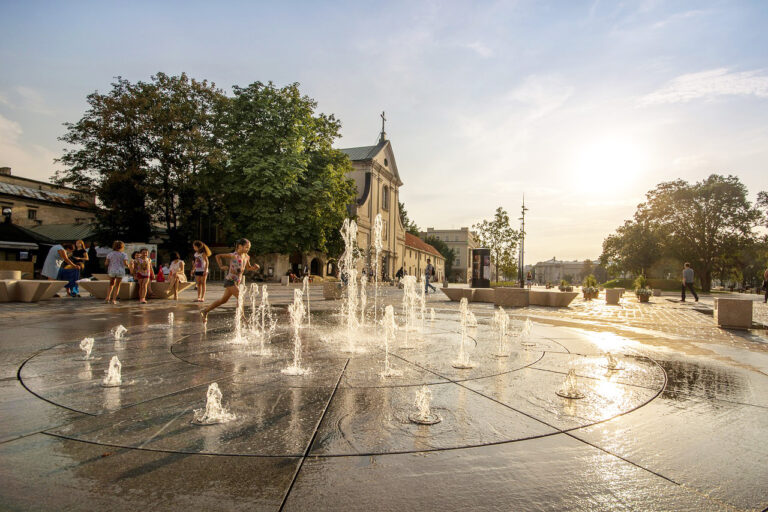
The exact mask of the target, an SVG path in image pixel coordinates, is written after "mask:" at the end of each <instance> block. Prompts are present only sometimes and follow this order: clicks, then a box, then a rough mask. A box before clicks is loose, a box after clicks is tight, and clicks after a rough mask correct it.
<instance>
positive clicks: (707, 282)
mask: <svg viewBox="0 0 768 512" xmlns="http://www.w3.org/2000/svg"><path fill="white" fill-rule="evenodd" d="M759 219H760V212H759V211H758V210H757V209H756V208H754V207H753V206H752V204H751V203H750V201H749V200H748V199H747V188H746V187H745V186H744V184H742V183H741V181H740V180H739V178H738V177H736V176H731V175H729V176H722V175H718V174H712V175H711V176H709V177H707V178H706V179H704V180H702V181H699V182H696V183H688V182H687V181H684V180H675V181H669V182H664V183H660V184H659V185H657V186H656V188H655V189H653V190H651V191H649V192H648V193H647V194H646V200H645V202H643V203H641V204H640V205H639V206H638V208H637V211H636V212H635V216H634V219H633V220H631V221H627V222H626V223H625V224H624V226H622V227H621V228H619V229H618V230H617V232H616V234H615V235H611V236H609V237H608V238H607V239H606V240H605V242H604V243H603V256H602V257H601V261H603V262H606V261H607V262H614V263H615V262H618V263H619V264H620V265H621V266H622V267H623V268H625V269H627V270H631V271H633V272H634V273H641V272H642V271H644V270H646V269H648V268H649V267H650V266H651V265H652V264H653V263H654V262H655V261H657V260H658V259H659V257H661V256H662V255H668V256H672V257H674V258H675V259H677V260H678V261H681V262H683V261H688V262H690V263H691V266H692V267H693V269H694V270H695V272H696V274H697V276H698V278H699V280H700V281H701V286H702V288H703V289H704V290H705V291H709V290H710V289H711V285H712V277H713V274H714V273H716V272H717V273H720V274H722V273H723V265H724V264H726V265H728V264H731V263H729V262H734V261H736V259H737V258H738V255H739V253H740V252H741V251H742V250H743V249H744V248H745V247H749V246H750V245H751V244H752V243H754V241H755V234H754V232H753V228H754V227H755V225H756V223H757V222H758V221H759Z"/></svg>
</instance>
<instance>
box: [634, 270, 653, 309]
mask: <svg viewBox="0 0 768 512" xmlns="http://www.w3.org/2000/svg"><path fill="white" fill-rule="evenodd" d="M634 284H635V295H636V296H637V300H639V301H640V302H648V299H650V297H651V295H653V290H651V289H650V288H648V280H647V279H646V278H645V276H644V275H642V274H640V275H639V276H637V279H635V283H634Z"/></svg>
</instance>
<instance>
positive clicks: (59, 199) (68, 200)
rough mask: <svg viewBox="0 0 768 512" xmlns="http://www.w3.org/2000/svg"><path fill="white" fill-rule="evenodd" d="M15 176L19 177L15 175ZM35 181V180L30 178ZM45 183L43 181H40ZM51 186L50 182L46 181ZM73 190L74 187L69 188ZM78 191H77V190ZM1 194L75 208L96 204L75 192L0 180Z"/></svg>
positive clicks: (91, 207)
mask: <svg viewBox="0 0 768 512" xmlns="http://www.w3.org/2000/svg"><path fill="white" fill-rule="evenodd" d="M14 178H17V177H16V176H14ZM30 181H33V180H30ZM38 183H43V182H38ZM46 185H49V186H55V185H51V184H50V183H46ZM67 190H72V189H67ZM75 192H76V191H75ZM0 195H8V196H15V197H23V198H25V199H33V200H35V201H44V202H47V203H57V204H60V205H65V206H70V207H73V208H83V209H88V210H90V209H93V208H94V204H93V203H91V202H90V201H86V200H85V199H82V198H81V197H78V196H77V195H75V194H62V193H59V192H53V191H50V190H40V189H37V188H32V187H25V186H22V185H16V184H14V183H5V182H2V181H0Z"/></svg>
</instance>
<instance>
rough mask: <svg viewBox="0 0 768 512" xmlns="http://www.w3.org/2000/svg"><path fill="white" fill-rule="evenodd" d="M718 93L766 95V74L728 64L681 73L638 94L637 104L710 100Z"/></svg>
mask: <svg viewBox="0 0 768 512" xmlns="http://www.w3.org/2000/svg"><path fill="white" fill-rule="evenodd" d="M717 96H756V97H758V98H768V75H765V74H761V71H741V72H735V73H731V72H729V71H728V69H727V68H718V69H711V70H708V71H701V72H699V73H689V74H686V75H680V76H678V77H677V78H675V79H673V80H672V81H670V82H669V83H668V84H667V85H665V86H664V87H662V88H661V89H658V90H656V91H654V92H652V93H650V94H647V95H645V96H643V97H642V98H640V105H641V106H648V105H660V104H665V103H686V102H689V101H692V100H698V99H703V100H712V99H714V98H716V97H717Z"/></svg>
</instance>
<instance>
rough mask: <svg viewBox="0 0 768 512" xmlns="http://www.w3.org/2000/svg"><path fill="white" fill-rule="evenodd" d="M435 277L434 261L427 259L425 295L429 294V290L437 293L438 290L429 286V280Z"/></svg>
mask: <svg viewBox="0 0 768 512" xmlns="http://www.w3.org/2000/svg"><path fill="white" fill-rule="evenodd" d="M434 276H435V267H433V266H432V260H430V259H429V258H427V268H426V269H424V293H429V289H430V288H432V291H433V292H436V291H437V288H435V287H434V286H432V285H431V284H429V280H430V279H432V278H433V277H434Z"/></svg>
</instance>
